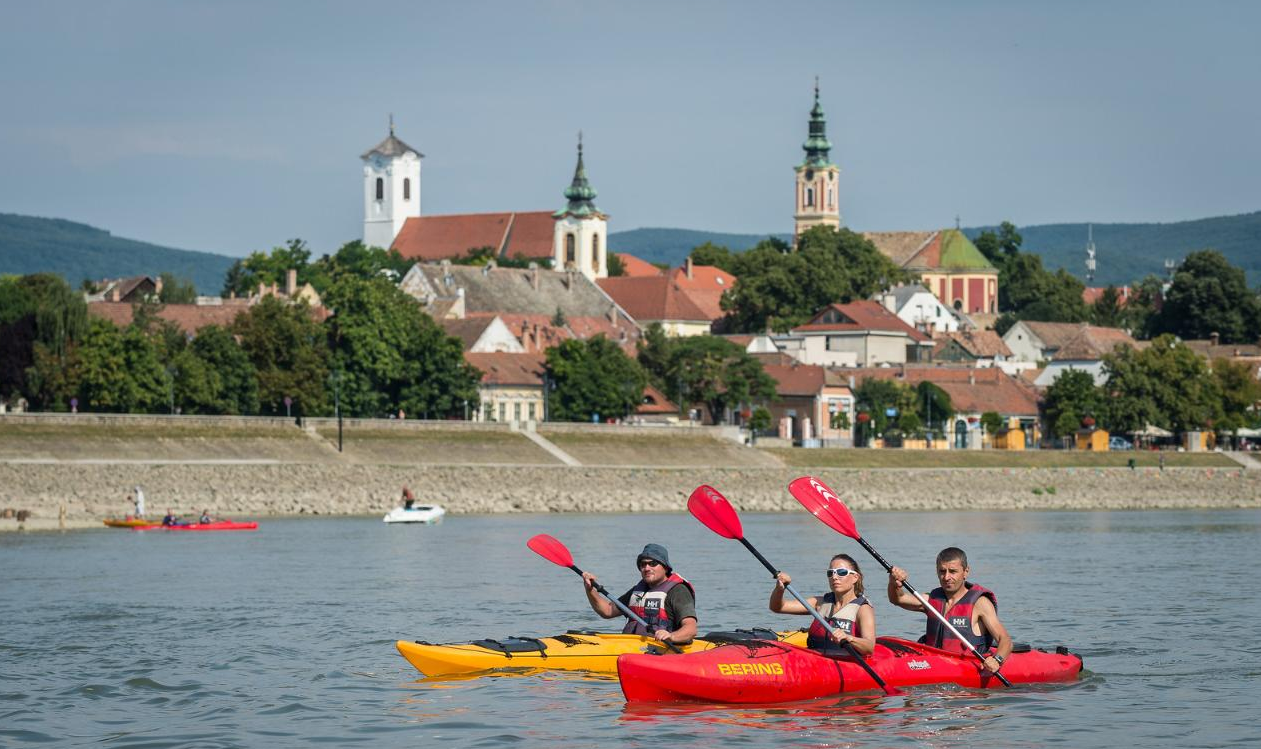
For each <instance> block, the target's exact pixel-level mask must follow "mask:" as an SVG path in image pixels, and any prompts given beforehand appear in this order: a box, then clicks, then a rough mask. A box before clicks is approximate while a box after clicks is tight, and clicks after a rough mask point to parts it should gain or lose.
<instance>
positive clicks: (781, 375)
mask: <svg viewBox="0 0 1261 749" xmlns="http://www.w3.org/2000/svg"><path fill="white" fill-rule="evenodd" d="M762 369H763V370H764V371H765V372H766V373H767V374H768V375H770V376H771V377H774V378H775V381H776V382H778V383H779V385H777V386H776V387H775V393H776V394H777V395H806V396H813V395H818V394H819V392H820V391H822V390H823V384H824V368H823V367H821V366H819V365H817V364H796V363H794V364H766V363H763V364H762Z"/></svg>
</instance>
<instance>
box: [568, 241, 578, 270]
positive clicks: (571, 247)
mask: <svg viewBox="0 0 1261 749" xmlns="http://www.w3.org/2000/svg"><path fill="white" fill-rule="evenodd" d="M575 242H576V240H575V239H574V235H573V234H566V235H565V265H573V264H574V263H575V262H577V260H578V251H577V248H576V247H575Z"/></svg>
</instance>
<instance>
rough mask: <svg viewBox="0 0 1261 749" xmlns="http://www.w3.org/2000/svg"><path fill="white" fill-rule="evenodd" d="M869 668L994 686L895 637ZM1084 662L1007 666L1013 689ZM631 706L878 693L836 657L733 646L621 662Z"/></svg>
mask: <svg viewBox="0 0 1261 749" xmlns="http://www.w3.org/2000/svg"><path fill="white" fill-rule="evenodd" d="M867 663H868V664H869V665H870V666H871V667H872V668H873V669H874V670H875V671H876V673H878V674H879V675H880V677H881V678H882V679H884V680H885V681H886V682H888V684H889V685H890V686H893V687H913V686H919V685H923V684H958V685H959V686H963V687H972V688H977V687H994V686H1002V683H1001V682H999V681H998V680H997V679H995V678H994V677H993V676H992V675H990V674H982V669H981V668H980V664H978V663H977V662H976V660H975V659H973V658H972V657H971V656H970V655H958V654H955V653H948V652H946V651H944V650H939V649H937V648H933V647H929V646H927V645H922V644H920V643H917V642H912V641H910V640H902V639H898V638H895V637H881V638H879V639H878V640H877V641H876V651H875V653H874V654H873V655H872V657H871V658H869V659H868V660H867ZM1081 670H1082V660H1081V657H1080V656H1078V655H1076V654H1074V653H1070V652H1069V651H1068V650H1067V649H1065V648H1063V647H1060V648H1056V649H1055V651H1054V652H1046V651H1043V650H1036V649H1028V650H1024V651H1023V652H1013V653H1012V654H1011V656H1010V657H1009V658H1008V659H1007V661H1006V663H1004V664H1003V676H1006V677H1007V679H1008V680H1009V681H1011V683H1012V684H1032V683H1038V682H1056V681H1072V680H1074V679H1076V678H1077V676H1078V674H1080V673H1081ZM617 675H618V679H619V680H620V681H621V683H622V693H623V694H624V695H625V696H626V701H627V702H678V701H703V702H727V703H771V702H794V701H798V700H810V699H815V698H818V697H826V696H831V695H836V694H840V693H844V692H861V691H865V690H872V689H880V686H879V685H878V684H876V682H875V681H874V680H873V679H872V678H871V676H870V675H869V674H868V673H867V672H866V671H865V670H863V668H862V667H861V666H859V665H858V664H857V663H856V662H855V661H853V660H849V659H846V658H830V657H827V656H824V655H820V654H819V653H817V652H815V651H813V650H809V649H807V648H803V647H798V646H796V645H789V644H786V643H782V642H772V641H769V640H767V641H762V640H756V641H746V642H741V643H732V644H730V645H723V646H721V647H717V648H713V649H710V650H705V651H701V652H693V653H687V654H685V655H662V656H658V655H647V654H643V653H628V654H625V655H622V656H620V657H618V659H617Z"/></svg>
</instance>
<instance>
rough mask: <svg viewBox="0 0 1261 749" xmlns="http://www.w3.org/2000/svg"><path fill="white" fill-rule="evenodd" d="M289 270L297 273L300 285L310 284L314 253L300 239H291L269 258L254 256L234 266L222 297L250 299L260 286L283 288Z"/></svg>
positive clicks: (229, 273) (227, 276) (265, 254)
mask: <svg viewBox="0 0 1261 749" xmlns="http://www.w3.org/2000/svg"><path fill="white" fill-rule="evenodd" d="M238 263H239V265H238ZM290 270H296V271H297V272H298V284H299V285H301V284H304V283H307V282H309V281H310V280H311V274H312V269H311V250H310V248H308V247H307V243H306V242H304V241H302V240H301V239H290V240H289V241H288V242H286V243H285V246H284V247H276V248H273V249H272V251H271V253H270V254H268V253H263V252H251V253H250V255H249V257H247V258H245V259H244V260H240V261H237V262H236V263H233V264H232V266H231V267H230V268H228V272H227V275H226V276H225V278H224V284H223V295H224V296H228V295H230V294H233V293H235V294H236V295H237V296H249V295H250V294H253V293H255V292H256V291H257V290H258V285H259V284H260V283H261V284H264V285H268V286H270V285H271V284H278V285H280V286H282V287H283V286H284V284H285V281H286V277H287V276H288V273H289V271H290ZM312 285H314V284H312Z"/></svg>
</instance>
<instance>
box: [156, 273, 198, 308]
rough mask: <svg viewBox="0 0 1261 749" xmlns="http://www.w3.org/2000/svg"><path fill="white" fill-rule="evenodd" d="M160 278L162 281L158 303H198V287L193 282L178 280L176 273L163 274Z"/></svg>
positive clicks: (183, 279)
mask: <svg viewBox="0 0 1261 749" xmlns="http://www.w3.org/2000/svg"><path fill="white" fill-rule="evenodd" d="M158 278H160V279H161V281H162V290H161V291H159V292H158V301H160V302H162V303H163V304H192V303H193V302H196V301H197V287H196V286H194V285H193V282H192V281H189V280H188V279H186V278H176V277H175V274H174V273H163V274H161V275H160V276H158Z"/></svg>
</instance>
